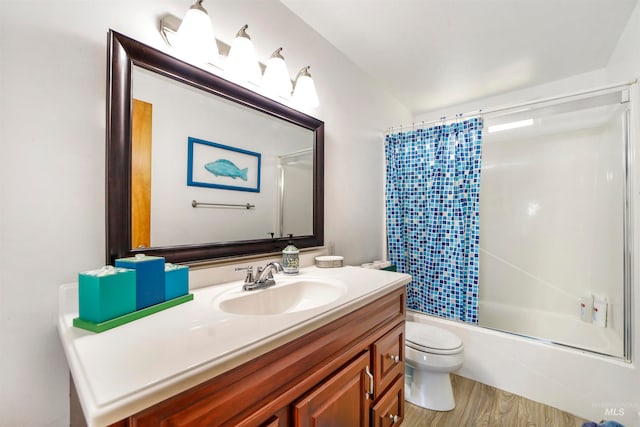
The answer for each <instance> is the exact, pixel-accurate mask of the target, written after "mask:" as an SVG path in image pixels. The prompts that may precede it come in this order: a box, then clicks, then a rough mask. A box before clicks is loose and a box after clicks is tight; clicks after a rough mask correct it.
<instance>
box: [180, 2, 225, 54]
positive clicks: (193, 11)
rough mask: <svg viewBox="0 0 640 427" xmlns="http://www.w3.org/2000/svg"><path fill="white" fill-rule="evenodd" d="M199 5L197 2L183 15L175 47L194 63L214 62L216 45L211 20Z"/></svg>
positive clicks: (216, 52)
mask: <svg viewBox="0 0 640 427" xmlns="http://www.w3.org/2000/svg"><path fill="white" fill-rule="evenodd" d="M201 3H202V1H201V0H200V1H198V2H197V3H196V4H194V5H193V6H191V8H190V9H189V10H188V11H187V13H186V14H185V15H184V19H183V20H182V23H181V24H180V27H179V28H178V33H177V34H176V36H177V37H176V47H177V48H178V49H180V51H181V52H183V53H184V54H185V55H186V56H188V57H189V59H192V60H194V61H200V62H215V61H216V60H217V57H218V55H219V53H218V45H217V44H216V37H215V34H214V32H213V26H212V25H211V19H209V15H208V14H207V11H206V10H205V9H204V8H203V7H202V5H201Z"/></svg>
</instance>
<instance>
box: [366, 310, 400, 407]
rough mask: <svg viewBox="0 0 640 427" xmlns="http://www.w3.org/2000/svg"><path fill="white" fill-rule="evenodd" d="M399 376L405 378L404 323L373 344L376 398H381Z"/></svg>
mask: <svg viewBox="0 0 640 427" xmlns="http://www.w3.org/2000/svg"><path fill="white" fill-rule="evenodd" d="M398 376H401V377H403V378H404V322H402V323H401V324H399V325H398V326H396V327H395V328H393V329H392V330H391V331H389V332H388V333H387V334H385V335H384V336H383V337H382V338H380V339H378V340H377V341H376V342H375V343H374V344H373V377H374V378H375V384H374V395H375V397H376V398H377V397H379V396H381V395H382V393H383V392H384V391H385V390H386V389H387V388H388V387H389V385H390V384H391V383H393V382H394V381H395V379H396V377H398Z"/></svg>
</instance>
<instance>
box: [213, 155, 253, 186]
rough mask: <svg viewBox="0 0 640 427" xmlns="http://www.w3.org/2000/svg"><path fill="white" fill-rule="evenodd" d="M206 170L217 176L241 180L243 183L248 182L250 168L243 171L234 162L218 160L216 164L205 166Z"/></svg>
mask: <svg viewBox="0 0 640 427" xmlns="http://www.w3.org/2000/svg"><path fill="white" fill-rule="evenodd" d="M204 168H205V169H206V170H208V171H209V172H211V173H212V174H214V175H215V176H228V177H230V178H233V179H236V178H240V179H242V180H243V181H246V180H247V170H248V168H244V169H242V170H241V169H240V168H238V167H237V166H236V165H235V164H234V163H233V162H232V161H229V160H227V159H218V160H216V161H215V162H211V163H207V164H206V165H204Z"/></svg>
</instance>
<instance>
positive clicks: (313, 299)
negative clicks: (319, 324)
mask: <svg viewBox="0 0 640 427" xmlns="http://www.w3.org/2000/svg"><path fill="white" fill-rule="evenodd" d="M346 290H347V288H346V286H345V285H344V283H342V282H340V281H337V280H323V279H311V278H305V279H300V280H288V279H279V278H278V277H277V276H276V285H275V286H272V287H270V288H266V289H258V290H254V291H242V290H237V289H234V290H231V291H228V292H225V293H223V294H222V295H220V296H219V297H218V298H216V300H215V301H214V305H215V306H216V307H217V308H218V309H219V310H222V311H224V312H226V313H231V314H242V315H274V314H286V313H296V312H299V311H304V310H309V309H312V308H318V307H321V306H323V305H327V304H330V303H332V302H333V301H335V300H337V299H338V298H340V297H341V296H342V295H344V294H345V293H346Z"/></svg>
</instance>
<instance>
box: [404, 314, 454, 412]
mask: <svg viewBox="0 0 640 427" xmlns="http://www.w3.org/2000/svg"><path fill="white" fill-rule="evenodd" d="M463 360H464V355H463V345H462V340H461V339H460V338H459V337H457V336H456V335H455V334H453V333H451V332H449V331H447V330H444V329H442V328H438V327H436V326H431V325H426V324H424V323H418V322H411V321H407V322H406V332H405V361H406V375H405V400H407V401H408V402H411V403H413V404H414V405H418V406H420V407H423V408H426V409H431V410H434V411H450V410H452V409H453V408H455V406H456V403H455V401H454V399H453V390H452V388H451V379H450V378H449V372H453V371H455V370H457V369H460V367H461V366H462V362H463Z"/></svg>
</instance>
